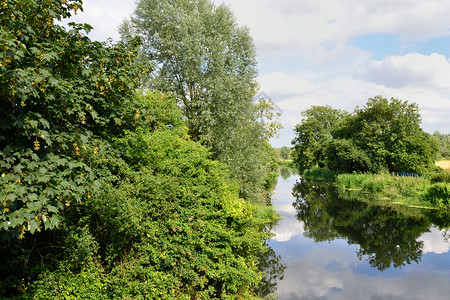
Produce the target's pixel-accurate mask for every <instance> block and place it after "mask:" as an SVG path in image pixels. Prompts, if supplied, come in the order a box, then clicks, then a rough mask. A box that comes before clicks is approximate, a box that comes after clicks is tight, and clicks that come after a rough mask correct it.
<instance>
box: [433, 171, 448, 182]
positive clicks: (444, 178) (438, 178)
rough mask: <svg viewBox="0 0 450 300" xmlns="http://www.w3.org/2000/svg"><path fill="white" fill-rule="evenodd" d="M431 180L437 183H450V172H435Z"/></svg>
mask: <svg viewBox="0 0 450 300" xmlns="http://www.w3.org/2000/svg"><path fill="white" fill-rule="evenodd" d="M430 180H431V182H432V183H437V182H445V183H450V172H446V171H440V172H437V173H434V174H433V175H431V179H430Z"/></svg>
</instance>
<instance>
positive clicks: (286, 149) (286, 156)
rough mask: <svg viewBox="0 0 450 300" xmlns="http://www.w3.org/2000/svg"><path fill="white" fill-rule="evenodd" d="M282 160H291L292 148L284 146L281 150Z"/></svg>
mask: <svg viewBox="0 0 450 300" xmlns="http://www.w3.org/2000/svg"><path fill="white" fill-rule="evenodd" d="M279 151H280V158H281V159H284V160H287V159H291V148H289V147H286V146H283V147H281V148H280V150H279Z"/></svg>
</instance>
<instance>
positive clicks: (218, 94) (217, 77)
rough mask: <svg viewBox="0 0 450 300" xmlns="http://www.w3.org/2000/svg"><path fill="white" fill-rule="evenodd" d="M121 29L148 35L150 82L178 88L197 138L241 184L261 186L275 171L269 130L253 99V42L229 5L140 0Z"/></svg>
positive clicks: (172, 89) (145, 42) (124, 35)
mask: <svg viewBox="0 0 450 300" xmlns="http://www.w3.org/2000/svg"><path fill="white" fill-rule="evenodd" d="M120 32H121V34H122V38H123V39H124V40H128V39H129V38H130V37H132V36H133V35H139V36H141V37H142V40H143V47H142V57H143V58H144V57H145V58H147V59H148V60H151V61H154V62H156V66H157V68H156V70H155V72H154V74H153V76H152V77H151V79H150V80H149V83H148V85H149V87H150V88H152V89H159V90H163V91H169V92H172V93H174V94H176V95H178V102H179V105H180V106H181V107H182V109H183V112H184V117H185V118H186V123H187V125H188V128H189V134H190V136H191V138H192V139H193V140H201V141H202V143H203V144H205V145H206V146H208V147H210V148H211V150H212V153H213V158H215V159H219V160H220V161H223V162H225V163H227V164H228V166H229V167H230V168H231V171H232V172H231V174H232V176H234V177H235V178H236V179H237V180H238V181H239V183H240V184H241V190H242V191H244V190H248V189H249V186H248V185H249V184H253V185H255V186H257V187H258V186H259V187H261V186H262V184H263V182H264V177H265V176H266V175H267V174H268V173H270V172H272V171H273V170H272V168H271V167H270V165H271V164H270V161H268V160H267V157H265V154H266V151H265V150H264V149H265V148H266V144H267V143H266V142H267V140H268V136H267V134H268V133H269V132H270V130H268V129H267V127H266V126H264V125H267V123H263V122H260V119H258V118H257V113H256V112H255V107H254V105H253V97H254V95H255V93H256V90H257V88H258V85H257V83H256V80H255V78H256V76H257V67H256V65H257V63H256V52H255V47H254V44H253V41H252V38H251V37H250V35H249V31H248V29H247V28H245V27H239V26H238V25H237V24H236V21H235V18H234V16H233V14H232V12H231V11H230V9H229V8H228V7H227V6H225V5H219V6H217V7H216V6H215V5H214V4H213V3H211V1H210V0H175V1H169V0H140V1H138V2H137V8H136V10H135V12H134V15H133V17H132V18H131V21H125V22H124V23H123V25H122V27H121V29H120ZM266 100H267V99H266ZM265 104H269V106H270V102H267V101H266V102H265ZM263 106H264V105H263ZM264 108H267V105H266V106H265V107H264ZM243 194H246V193H243Z"/></svg>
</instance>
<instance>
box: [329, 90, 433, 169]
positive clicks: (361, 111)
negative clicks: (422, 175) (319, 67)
mask: <svg viewBox="0 0 450 300" xmlns="http://www.w3.org/2000/svg"><path fill="white" fill-rule="evenodd" d="M420 121H421V119H420V113H419V107H418V106H417V105H416V104H415V103H408V102H407V101H402V100H398V99H394V98H392V99H390V100H387V99H385V98H383V97H381V96H376V97H374V98H370V99H369V100H368V101H367V103H366V105H365V106H364V107H363V108H358V107H357V108H356V109H355V111H354V113H353V114H352V115H350V116H348V117H347V118H346V119H345V120H344V121H343V122H341V123H340V124H339V126H336V128H334V129H333V131H332V135H333V138H334V139H342V140H346V142H333V143H331V144H330V149H328V152H329V153H332V152H334V153H336V155H335V156H333V157H332V158H331V157H330V162H329V164H328V165H329V167H332V168H333V169H334V170H338V171H346V170H347V169H349V168H350V169H352V170H356V171H369V172H380V171H383V170H389V171H409V172H425V170H426V169H427V168H430V167H432V166H434V157H435V153H436V151H437V144H436V143H435V141H434V140H433V139H432V138H431V136H430V135H429V134H427V133H425V132H424V131H423V130H422V128H420ZM343 143H344V144H347V145H351V147H350V148H347V150H346V151H341V150H340V149H339V147H338V145H341V146H342V145H343ZM336 156H340V157H336ZM336 159H338V160H340V161H342V162H344V161H347V162H348V163H350V164H352V163H351V161H354V164H352V165H351V166H348V165H347V166H345V165H343V164H336V163H335V162H333V161H331V160H336Z"/></svg>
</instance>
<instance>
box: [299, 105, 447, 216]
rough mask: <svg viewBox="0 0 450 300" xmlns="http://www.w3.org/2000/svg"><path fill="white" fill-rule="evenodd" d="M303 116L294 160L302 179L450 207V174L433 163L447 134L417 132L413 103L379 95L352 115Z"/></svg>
mask: <svg viewBox="0 0 450 300" xmlns="http://www.w3.org/2000/svg"><path fill="white" fill-rule="evenodd" d="M302 116H303V121H302V123H301V124H299V125H297V126H296V129H295V132H296V137H295V139H294V140H293V144H294V150H293V153H292V157H293V161H294V164H295V165H296V167H297V168H298V169H299V170H300V171H302V172H303V175H304V176H305V177H306V178H309V177H312V178H316V179H320V180H326V181H328V182H334V183H335V184H336V185H337V186H338V187H340V188H341V190H359V191H362V192H363V193H370V194H371V196H372V197H373V198H377V199H389V200H391V201H399V202H401V203H404V204H408V205H412V206H422V207H423V206H425V207H439V208H447V207H450V203H449V199H450V180H449V173H448V172H445V171H443V170H441V171H438V168H437V167H436V166H435V164H434V162H435V159H436V158H437V157H438V156H439V157H445V155H446V154H445V153H446V152H445V151H446V150H445V149H446V148H447V136H446V135H441V134H439V133H437V132H436V133H434V135H430V134H428V133H425V132H424V131H423V130H422V129H421V128H420V115H419V110H418V107H417V105H415V104H409V103H408V102H406V101H401V100H397V99H391V100H387V99H384V98H382V97H381V96H377V97H375V98H371V99H369V100H368V102H367V104H366V106H364V107H363V108H356V109H355V111H354V112H353V113H352V114H350V113H347V112H344V111H340V110H336V109H333V108H331V107H329V106H325V107H322V106H316V107H312V108H311V109H309V110H306V111H305V112H303V113H302ZM389 172H391V174H394V175H403V174H405V173H409V176H415V178H411V177H408V178H400V177H393V176H391V175H389ZM357 197H367V196H363V195H361V194H360V193H359V194H358V195H357Z"/></svg>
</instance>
